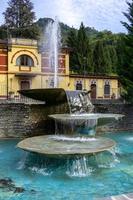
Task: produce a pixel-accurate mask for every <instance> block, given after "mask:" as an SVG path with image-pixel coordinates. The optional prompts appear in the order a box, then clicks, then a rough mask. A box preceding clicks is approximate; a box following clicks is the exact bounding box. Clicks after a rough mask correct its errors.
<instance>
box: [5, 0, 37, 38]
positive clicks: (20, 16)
mask: <svg viewBox="0 0 133 200" xmlns="http://www.w3.org/2000/svg"><path fill="white" fill-rule="evenodd" d="M3 14H4V17H5V27H7V28H6V29H7V31H8V36H9V34H10V36H11V37H26V38H32V39H37V38H38V36H39V28H38V26H37V25H36V24H34V20H35V13H34V12H33V3H32V2H30V0H10V1H9V2H8V7H7V9H6V11H5V12H4V13H3ZM2 31H4V29H2Z"/></svg>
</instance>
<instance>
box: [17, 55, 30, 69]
mask: <svg viewBox="0 0 133 200" xmlns="http://www.w3.org/2000/svg"><path fill="white" fill-rule="evenodd" d="M16 65H18V66H21V65H22V66H30V67H31V66H34V62H33V59H32V58H31V57H30V56H28V55H21V56H19V57H18V58H17V60H16Z"/></svg>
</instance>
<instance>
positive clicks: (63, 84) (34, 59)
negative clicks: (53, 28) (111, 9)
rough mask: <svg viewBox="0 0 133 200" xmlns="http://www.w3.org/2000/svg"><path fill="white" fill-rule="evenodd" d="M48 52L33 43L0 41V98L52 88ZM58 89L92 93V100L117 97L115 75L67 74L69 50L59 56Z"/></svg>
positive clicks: (15, 39) (25, 40) (13, 39)
mask: <svg viewBox="0 0 133 200" xmlns="http://www.w3.org/2000/svg"><path fill="white" fill-rule="evenodd" d="M50 62H52V61H51V59H50V57H49V53H48V52H46V51H43V50H40V48H39V47H38V43H37V41H36V40H30V39H18V38H12V39H10V40H8V41H0V99H3V98H7V99H8V98H9V97H10V96H11V95H12V96H13V97H14V98H21V96H20V94H19V93H18V90H23V89H37V88H51V87H53V86H54V69H53V67H51V66H52V65H51V63H50ZM57 87H59V88H64V89H65V90H87V91H88V90H91V93H90V97H91V98H92V99H111V98H116V99H118V98H119V97H120V94H119V87H118V78H117V77H116V76H87V75H85V76H84V75H74V74H70V70H69V51H68V49H67V48H63V49H62V50H61V52H59V55H58V69H57Z"/></svg>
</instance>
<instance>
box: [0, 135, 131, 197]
mask: <svg viewBox="0 0 133 200" xmlns="http://www.w3.org/2000/svg"><path fill="white" fill-rule="evenodd" d="M105 136H106V137H109V138H112V139H114V140H115V141H116V142H117V147H116V148H115V149H113V150H112V151H111V152H105V153H100V154H98V155H97V156H91V157H75V158H73V159H71V158H68V159H63V158H60V159H59V158H57V159H55V158H46V157H44V156H39V155H36V154H30V153H27V152H24V151H22V150H20V149H18V148H16V144H17V142H18V140H0V179H9V178H10V179H11V180H12V183H13V185H14V187H10V186H9V185H8V186H1V184H0V200H82V199H84V200H93V199H94V200H95V199H96V198H100V197H103V196H111V195H118V194H121V193H129V192H133V132H121V133H120V132H119V133H108V134H106V135H105ZM15 187H22V188H23V189H24V191H23V192H21V193H18V192H15Z"/></svg>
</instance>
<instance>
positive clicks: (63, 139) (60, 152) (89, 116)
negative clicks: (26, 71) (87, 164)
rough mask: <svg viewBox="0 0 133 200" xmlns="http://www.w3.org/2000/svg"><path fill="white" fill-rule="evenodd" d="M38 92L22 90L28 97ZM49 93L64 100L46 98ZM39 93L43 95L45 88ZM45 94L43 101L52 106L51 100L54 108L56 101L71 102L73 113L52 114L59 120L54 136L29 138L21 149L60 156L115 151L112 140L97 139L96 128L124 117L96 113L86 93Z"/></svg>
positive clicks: (56, 121) (60, 90) (58, 91)
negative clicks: (93, 111)
mask: <svg viewBox="0 0 133 200" xmlns="http://www.w3.org/2000/svg"><path fill="white" fill-rule="evenodd" d="M36 91H37V90H29V91H28V90H27V91H22V94H28V95H29V96H30V95H31V93H35V92H36ZM47 91H51V94H53V91H54V92H55V93H54V94H56V93H58V100H62V101H59V102H58V100H57V99H56V100H55V99H54V98H53V96H52V95H51V97H50V96H48V95H46V94H47ZM39 92H41V89H40V90H39ZM42 93H43V94H45V95H42V96H41V99H42V97H43V98H44V101H45V102H46V104H47V103H48V104H49V102H48V101H47V98H49V101H50V104H51V105H52V106H53V105H54V102H58V103H61V102H66V101H68V104H69V109H70V111H71V112H70V113H65V114H53V115H49V116H48V117H49V118H51V119H54V121H55V133H54V134H52V135H45V136H37V137H31V138H27V139H25V140H23V141H21V142H19V143H18V145H17V146H18V147H19V148H22V149H24V150H26V151H31V152H36V153H40V154H44V155H46V156H52V157H57V156H58V157H60V156H70V155H90V154H96V153H99V152H102V151H106V150H109V149H112V147H114V146H115V145H116V143H115V141H113V140H111V139H108V138H104V137H97V136H96V131H95V129H96V127H97V126H101V125H104V124H107V123H109V122H112V121H114V120H118V119H119V118H121V117H123V116H122V115H120V114H101V113H92V110H93V105H92V104H91V102H90V100H89V97H88V95H86V93H85V92H83V91H81V92H80V91H76V92H75V91H74V92H72V91H71V92H70V91H66V92H65V91H64V90H63V89H58V88H56V89H55V88H54V89H49V90H48V89H42ZM48 94H49V93H48ZM62 94H63V95H62ZM71 94H73V95H71ZM28 95H27V96H28ZM45 96H46V100H45ZM55 96H57V95H55ZM36 98H37V95H36ZM38 98H40V96H39V97H38ZM87 111H89V113H87ZM84 133H85V134H84Z"/></svg>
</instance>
